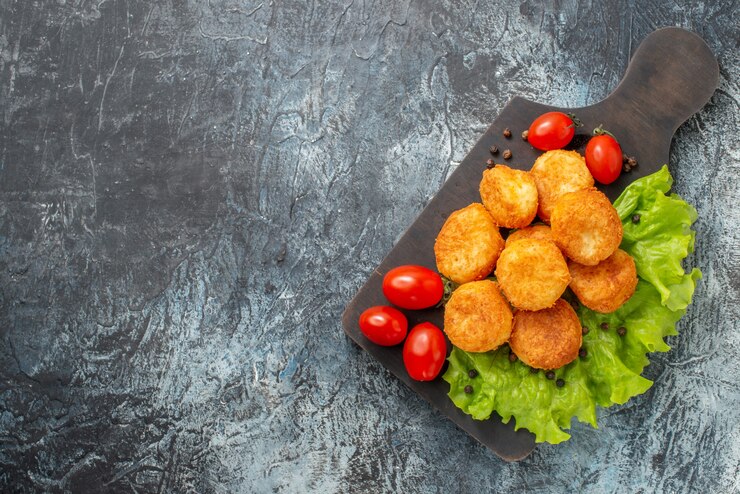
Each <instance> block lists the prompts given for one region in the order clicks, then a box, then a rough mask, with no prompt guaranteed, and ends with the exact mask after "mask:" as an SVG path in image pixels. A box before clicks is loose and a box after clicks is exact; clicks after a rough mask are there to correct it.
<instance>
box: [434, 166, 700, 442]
mask: <svg viewBox="0 0 740 494" xmlns="http://www.w3.org/2000/svg"><path fill="white" fill-rule="evenodd" d="M672 181H673V180H672V178H671V176H670V174H669V173H668V168H667V167H665V166H664V167H663V168H662V169H661V170H660V171H659V172H657V173H655V174H653V175H649V176H647V177H644V178H642V179H639V180H637V181H635V182H634V183H633V184H631V185H630V186H629V187H627V189H625V191H624V192H623V193H622V195H621V196H620V197H619V198H618V199H617V200H616V201H615V203H614V206H615V207H616V209H617V211H618V213H619V216H620V218H621V219H622V223H623V225H624V239H623V242H622V245H621V248H622V249H624V250H625V251H627V252H628V253H629V254H630V255H632V257H633V258H634V259H635V264H636V266H637V272H638V277H639V280H638V284H637V289H636V291H635V294H634V295H633V296H632V297H631V298H630V299H629V300H628V301H627V302H626V303H625V304H624V305H622V307H620V308H619V309H617V310H616V311H615V312H613V313H611V314H600V313H597V312H594V311H592V310H589V309H587V308H585V307H582V306H581V307H580V308H579V309H578V311H577V312H578V317H579V318H580V320H581V323H582V324H583V325H584V326H585V327H587V328H588V329H589V332H588V333H587V334H586V335H584V337H583V348H584V349H585V350H586V352H587V354H586V356H585V357H582V358H578V359H576V360H575V361H574V362H571V363H570V364H568V365H566V366H565V367H562V368H560V369H558V370H556V371H555V375H556V376H555V379H554V380H549V379H547V378H546V376H545V373H544V372H542V371H539V372H536V373H533V372H532V369H531V368H530V367H528V366H526V365H524V364H522V363H521V362H520V361H519V360H517V361H515V362H510V361H509V348H508V346H504V347H501V348H499V349H498V350H495V351H492V352H486V353H469V352H465V351H463V350H460V349H459V348H453V350H452V353H451V354H450V357H449V359H448V360H449V366H448V368H447V371H446V372H445V374H444V376H443V379H444V380H445V381H447V382H448V383H449V384H450V392H449V396H450V398H451V399H452V401H453V402H454V403H455V405H456V406H458V407H459V408H461V409H462V410H463V411H464V412H465V413H468V414H470V415H471V416H472V417H473V418H475V419H478V420H486V419H488V418H489V417H490V416H491V414H492V413H493V412H494V411H495V412H496V413H498V414H499V415H500V416H501V418H502V419H503V421H504V423H508V422H509V420H511V418H512V417H513V418H514V419H515V422H516V423H515V428H516V429H517V430H518V429H520V428H525V429H528V430H529V431H531V432H532V433H534V434H535V440H536V441H537V442H549V443H552V444H557V443H560V442H562V441H565V440H567V439H568V438H569V437H570V435H569V434H568V433H567V432H565V431H564V430H563V429H569V428H570V424H571V420H572V418H573V417H575V418H577V419H578V420H579V421H581V422H584V423H588V424H591V425H592V426H593V427H597V422H596V406H597V405H598V406H601V407H609V406H611V405H614V404H623V403H626V402H627V401H628V400H629V399H630V398H632V397H633V396H636V395H639V394H641V393H644V392H645V391H647V390H648V389H649V388H650V386H651V385H652V381H650V380H648V379H645V378H644V377H642V376H641V374H642V371H643V370H644V368H645V366H646V365H648V363H649V360H648V358H647V353H649V352H666V351H668V350H669V349H670V347H669V346H668V344H667V343H666V342H665V340H664V338H665V337H666V336H670V335H675V334H677V332H676V323H677V322H678V320H679V319H680V318H681V317H682V316H683V315H684V313H685V312H686V307H687V306H688V305H689V303H690V302H691V297H692V295H693V293H694V288H695V286H696V281H697V280H698V279H699V278H700V277H701V272H700V271H699V270H698V269H696V268H694V269H693V270H691V271H690V272H689V273H686V272H684V269H683V267H682V266H681V261H682V260H683V259H684V258H685V257H686V256H687V255H688V254H689V253H690V252H691V251H692V250H693V248H694V235H695V233H694V231H692V230H691V225H692V223H693V222H694V221H695V220H696V218H697V214H696V210H695V209H694V208H693V207H691V206H690V205H689V204H687V203H686V202H684V201H683V200H681V198H679V197H678V196H676V195H675V194H672V195H667V193H668V191H669V190H670V187H671V184H672ZM636 214H639V215H640V218H639V221H633V216H634V215H636ZM634 219H635V220H636V219H637V218H634ZM604 325H606V327H608V329H607V330H604V329H602V327H604ZM618 328H625V330H626V333H625V334H624V336H619V334H618V333H617V329H618ZM471 370H475V371H476V372H477V375H476V373H473V375H474V376H475V377H470V374H469V372H470V371H471ZM558 379H562V380H563V382H564V385H563V386H562V387H558V386H557V385H556V382H557V380H558ZM467 386H470V387H471V388H472V390H473V391H472V393H466V392H465V388H466V387H467Z"/></svg>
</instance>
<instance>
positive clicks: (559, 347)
mask: <svg viewBox="0 0 740 494" xmlns="http://www.w3.org/2000/svg"><path fill="white" fill-rule="evenodd" d="M582 341H583V336H582V334H581V321H580V320H579V319H578V316H577V315H576V312H575V311H574V310H573V308H572V307H571V306H570V304H569V303H568V302H566V301H565V300H563V299H559V300H558V301H557V302H555V305H553V306H552V307H550V308H549V309H543V310H538V311H528V310H517V311H516V312H514V323H513V327H512V330H511V338H510V339H509V346H511V350H512V351H513V352H514V353H515V354H516V356H517V357H519V360H521V361H522V362H524V363H525V364H527V365H529V366H530V367H534V368H535V369H545V370H550V369H558V368H560V367H562V366H564V365H566V364H568V363H570V362H572V361H574V360H575V359H576V357H578V350H579V349H580V348H581V343H582Z"/></svg>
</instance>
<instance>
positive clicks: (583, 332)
mask: <svg viewBox="0 0 740 494" xmlns="http://www.w3.org/2000/svg"><path fill="white" fill-rule="evenodd" d="M588 332H589V329H588V328H587V327H586V326H583V327H582V328H581V334H584V335H585V334H588Z"/></svg>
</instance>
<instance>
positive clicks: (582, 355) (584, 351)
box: [578, 348, 588, 358]
mask: <svg viewBox="0 0 740 494" xmlns="http://www.w3.org/2000/svg"><path fill="white" fill-rule="evenodd" d="M586 355H588V352H587V351H586V349H585V348H581V349H580V350H578V356H579V357H581V358H586Z"/></svg>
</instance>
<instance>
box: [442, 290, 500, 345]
mask: <svg viewBox="0 0 740 494" xmlns="http://www.w3.org/2000/svg"><path fill="white" fill-rule="evenodd" d="M512 317H513V315H512V313H511V309H510V308H509V304H508V302H506V299H504V297H503V295H501V292H500V291H499V289H498V286H496V283H494V282H493V281H490V280H481V281H474V282H471V283H466V284H464V285H461V286H460V287H459V288H458V289H457V290H455V291H454V292H452V296H451V297H450V300H449V301H448V302H447V305H445V315H444V331H445V333H446V334H447V337H448V338H449V339H450V341H451V342H452V344H453V345H455V346H456V347H458V348H460V349H462V350H465V351H466V352H487V351H489V350H493V349H495V348H498V347H499V346H501V345H503V344H504V343H506V341H508V339H509V336H510V335H511V320H512Z"/></svg>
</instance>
